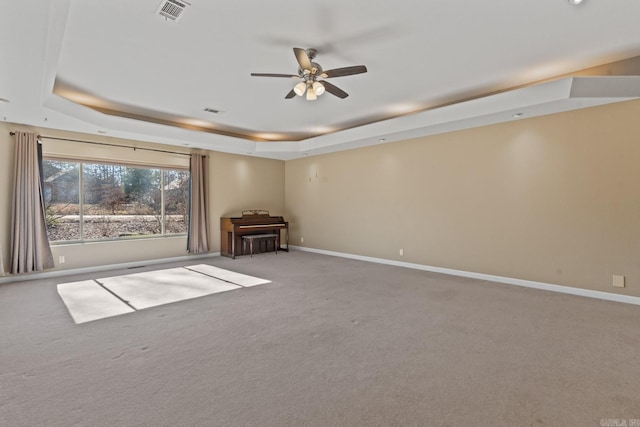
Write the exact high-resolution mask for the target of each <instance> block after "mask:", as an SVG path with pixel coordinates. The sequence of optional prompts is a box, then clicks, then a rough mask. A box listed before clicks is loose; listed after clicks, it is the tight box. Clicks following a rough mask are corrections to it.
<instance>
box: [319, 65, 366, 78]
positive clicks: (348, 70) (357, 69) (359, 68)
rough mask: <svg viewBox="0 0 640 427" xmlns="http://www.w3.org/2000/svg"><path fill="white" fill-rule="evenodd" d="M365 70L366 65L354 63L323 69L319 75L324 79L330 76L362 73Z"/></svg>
mask: <svg viewBox="0 0 640 427" xmlns="http://www.w3.org/2000/svg"><path fill="white" fill-rule="evenodd" d="M366 72H367V67H365V66H364V65H354V66H352V67H342V68H334V69H333V70H327V71H323V72H322V74H321V77H323V78H325V79H326V78H330V77H344V76H352V75H354V74H362V73H366Z"/></svg>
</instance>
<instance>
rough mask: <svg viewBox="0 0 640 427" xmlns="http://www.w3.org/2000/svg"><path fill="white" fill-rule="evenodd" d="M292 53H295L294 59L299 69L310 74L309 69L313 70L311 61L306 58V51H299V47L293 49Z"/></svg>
mask: <svg viewBox="0 0 640 427" xmlns="http://www.w3.org/2000/svg"><path fill="white" fill-rule="evenodd" d="M293 53H295V55H296V59H297V60H298V64H300V68H302V69H303V70H307V71H309V72H311V68H313V66H312V65H311V60H310V59H309V57H308V56H307V51H306V50H304V49H300V48H299V47H294V48H293Z"/></svg>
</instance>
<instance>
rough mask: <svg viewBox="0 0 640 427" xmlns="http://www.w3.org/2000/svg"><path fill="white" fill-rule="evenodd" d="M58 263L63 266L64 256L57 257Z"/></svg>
mask: <svg viewBox="0 0 640 427" xmlns="http://www.w3.org/2000/svg"><path fill="white" fill-rule="evenodd" d="M58 263H60V264H64V255H60V256H59V257H58Z"/></svg>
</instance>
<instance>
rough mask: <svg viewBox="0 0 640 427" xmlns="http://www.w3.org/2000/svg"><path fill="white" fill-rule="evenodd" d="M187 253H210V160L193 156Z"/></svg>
mask: <svg viewBox="0 0 640 427" xmlns="http://www.w3.org/2000/svg"><path fill="white" fill-rule="evenodd" d="M187 251H188V252H190V253H193V254H199V253H202V252H209V158H208V157H207V156H203V155H201V154H192V155H191V204H190V215H189V236H188V239H187Z"/></svg>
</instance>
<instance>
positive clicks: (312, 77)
mask: <svg viewBox="0 0 640 427" xmlns="http://www.w3.org/2000/svg"><path fill="white" fill-rule="evenodd" d="M293 53H294V54H295V56H296V60H297V61H298V64H299V65H300V68H299V69H298V74H273V73H251V75H252V76H255V77H287V78H295V79H300V80H301V81H300V82H299V83H298V84H296V85H295V86H294V87H293V89H291V91H289V93H287V95H286V96H285V99H291V98H293V97H294V96H296V95H298V96H303V95H304V94H305V93H306V94H307V99H308V100H309V101H313V100H315V99H316V98H317V97H318V96H320V95H322V94H323V93H324V92H325V90H326V91H327V92H329V93H330V94H332V95H335V96H337V97H338V98H341V99H344V98H346V97H347V96H349V94H348V93H347V92H345V91H343V90H342V89H340V88H339V87H337V86H336V85H334V84H331V83H329V82H328V81H326V80H324V79H328V78H331V77H344V76H351V75H354V74H361V73H366V72H367V67H365V66H364V65H354V66H351V67H342V68H334V69H332V70H327V71H324V70H323V69H322V67H321V66H320V64H318V63H315V62H312V60H313V59H314V58H315V57H316V55H317V54H318V52H317V51H316V50H315V49H306V50H305V49H301V48H299V47H294V48H293Z"/></svg>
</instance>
